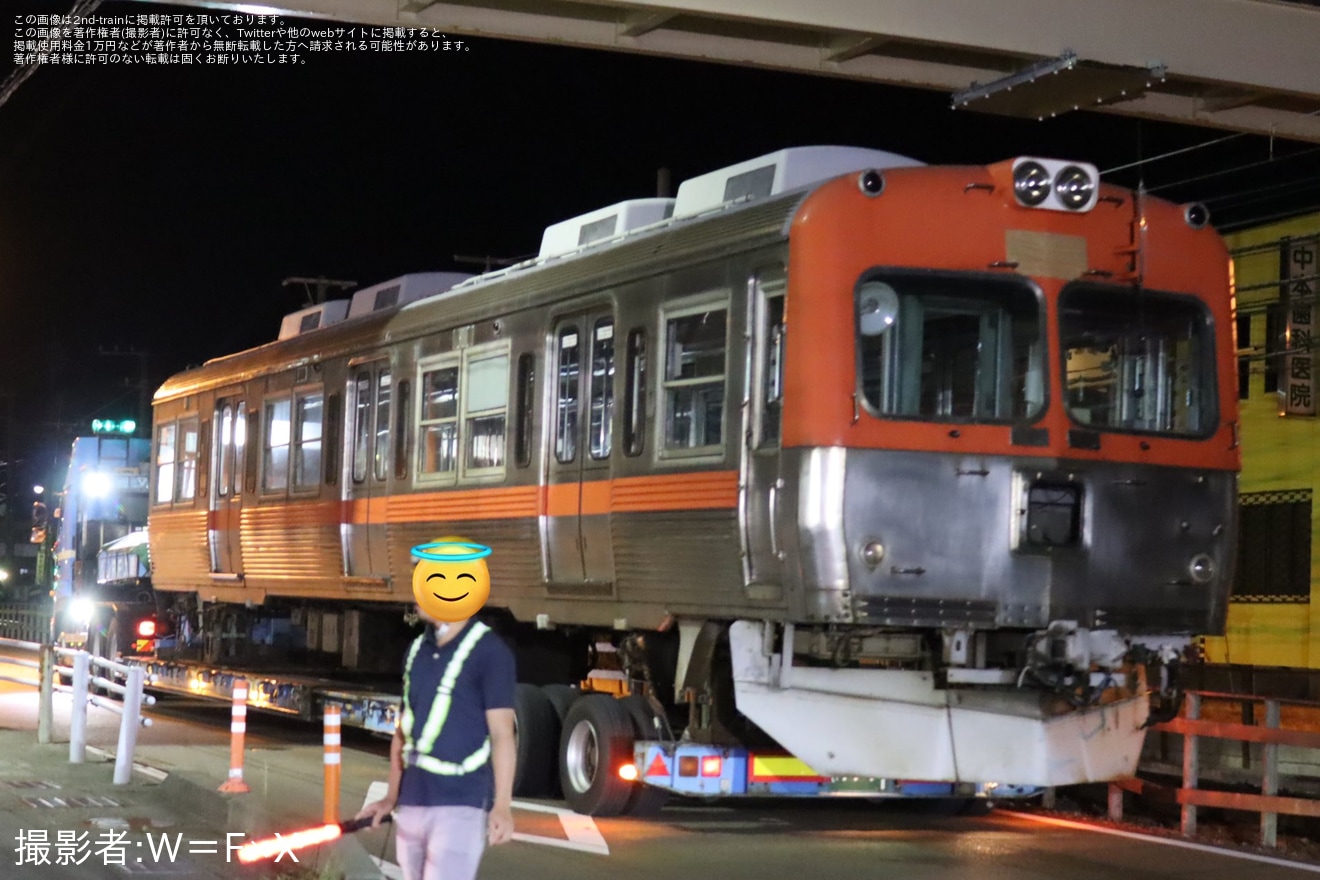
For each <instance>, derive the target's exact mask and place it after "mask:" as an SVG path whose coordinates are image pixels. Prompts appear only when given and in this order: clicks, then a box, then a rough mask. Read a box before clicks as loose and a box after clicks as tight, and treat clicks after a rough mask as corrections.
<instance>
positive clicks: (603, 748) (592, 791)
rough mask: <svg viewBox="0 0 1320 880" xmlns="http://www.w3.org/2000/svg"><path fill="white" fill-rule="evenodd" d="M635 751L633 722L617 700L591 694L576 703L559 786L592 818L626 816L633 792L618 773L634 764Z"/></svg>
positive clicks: (563, 741) (562, 748)
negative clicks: (632, 762) (633, 746)
mask: <svg viewBox="0 0 1320 880" xmlns="http://www.w3.org/2000/svg"><path fill="white" fill-rule="evenodd" d="M632 745H633V725H632V720H631V719H630V718H629V717H628V712H627V710H626V709H624V707H623V706H621V705H620V704H619V701H618V700H616V699H614V698H613V697H610V696H606V695H604V694H588V695H586V696H584V697H582V698H581V699H579V700H578V701H577V702H575V703H574V704H573V706H572V708H570V709H569V710H568V715H567V716H565V718H564V730H563V733H562V734H561V735H560V739H559V782H560V784H561V785H562V786H563V789H564V800H565V801H567V802H568V805H569V806H570V807H572V808H573V809H574V810H576V811H577V812H579V813H584V814H586V815H588V816H617V815H619V814H620V813H622V812H623V810H624V808H625V807H626V806H627V805H628V799H629V797H630V796H631V795H632V793H633V788H634V786H633V784H632V783H629V782H625V781H624V780H623V779H621V778H619V772H618V771H619V767H620V766H621V765H622V764H624V763H627V762H628V761H630V760H632Z"/></svg>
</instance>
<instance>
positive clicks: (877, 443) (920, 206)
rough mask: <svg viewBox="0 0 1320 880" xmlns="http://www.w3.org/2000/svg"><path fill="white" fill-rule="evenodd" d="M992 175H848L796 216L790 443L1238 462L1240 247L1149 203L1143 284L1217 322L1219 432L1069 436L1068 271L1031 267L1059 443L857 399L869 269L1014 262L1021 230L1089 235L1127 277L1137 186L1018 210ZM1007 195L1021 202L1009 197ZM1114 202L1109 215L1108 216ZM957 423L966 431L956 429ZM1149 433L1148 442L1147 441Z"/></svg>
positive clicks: (1091, 248)
mask: <svg viewBox="0 0 1320 880" xmlns="http://www.w3.org/2000/svg"><path fill="white" fill-rule="evenodd" d="M969 183H979V184H985V185H990V184H993V183H994V181H993V179H992V174H991V172H990V171H989V170H987V169H985V168H977V167H966V168H930V167H924V168H900V169H891V170H888V171H886V172H885V189H884V192H883V193H882V194H880V195H879V196H876V197H874V198H869V197H867V196H866V195H864V194H863V193H861V192H860V191H859V190H858V187H857V185H856V183H855V181H854V179H853V178H852V177H851V176H850V177H848V178H845V179H843V180H838V181H834V182H832V183H828V184H825V185H824V186H822V187H820V188H819V189H818V190H816V191H815V192H814V193H813V194H812V195H810V196H809V197H808V198H807V199H806V200H805V201H804V202H803V204H802V207H801V208H800V209H799V211H798V214H797V216H796V217H795V218H794V219H793V222H792V227H791V231H790V239H789V259H788V264H789V278H788V296H787V301H786V303H785V321H786V323H787V326H788V328H789V330H788V333H787V334H786V336H785V339H786V352H785V358H784V363H785V375H784V409H783V428H782V437H783V446H784V447H819V446H846V447H853V448H871V449H895V450H916V451H929V452H947V453H953V454H966V455H1029V456H1033V457H1038V456H1050V457H1066V458H1070V459H1096V460H1121V461H1132V462H1138V463H1142V464H1159V465H1169V466H1180V467H1204V468H1209V469H1218V470H1236V469H1237V468H1238V467H1239V456H1238V452H1237V450H1236V449H1234V448H1233V440H1232V427H1231V423H1232V422H1233V421H1236V419H1237V394H1236V382H1234V381H1231V380H1232V379H1233V376H1234V370H1235V367H1236V364H1235V361H1234V360H1233V352H1232V350H1231V348H1232V346H1231V343H1230V342H1229V341H1228V336H1227V334H1228V332H1229V330H1230V328H1231V320H1232V318H1231V314H1230V304H1229V291H1228V254H1227V250H1226V249H1225V247H1224V245H1223V242H1222V240H1221V239H1219V237H1218V236H1217V235H1216V234H1215V233H1214V232H1213V231H1212V230H1209V229H1203V230H1193V229H1191V228H1189V227H1188V226H1187V225H1186V224H1185V223H1184V222H1183V221H1182V215H1181V208H1180V207H1179V206H1176V205H1171V204H1169V203H1167V202H1162V201H1157V200H1153V199H1148V200H1147V201H1146V205H1145V211H1146V215H1147V217H1148V218H1149V220H1150V223H1149V224H1148V227H1147V230H1148V232H1147V238H1146V246H1145V249H1144V254H1145V256H1146V258H1147V259H1146V264H1145V269H1146V277H1145V286H1146V287H1148V288H1150V289H1158V290H1171V291H1175V292H1184V293H1187V292H1190V293H1195V294H1198V295H1199V296H1200V297H1201V298H1202V300H1203V301H1204V302H1205V304H1206V306H1207V308H1208V309H1209V310H1210V312H1211V314H1212V316H1213V318H1214V321H1215V351H1216V358H1215V366H1216V373H1217V375H1216V380H1217V382H1218V395H1219V399H1218V403H1219V413H1220V421H1219V427H1218V430H1217V432H1216V434H1215V435H1214V436H1212V437H1210V438H1209V439H1206V440H1201V439H1184V438H1176V437H1160V436H1149V435H1146V436H1137V435H1134V434H1120V433H1106V434H1105V435H1104V440H1103V448H1102V450H1100V451H1092V450H1083V449H1073V448H1070V447H1069V446H1068V440H1067V437H1068V431H1069V430H1070V429H1071V428H1075V427H1078V426H1077V425H1074V424H1073V423H1072V422H1071V421H1070V420H1069V418H1068V415H1067V413H1066V412H1065V411H1064V408H1063V405H1062V400H1061V395H1060V393H1059V389H1058V386H1059V382H1060V381H1061V376H1060V373H1061V370H1060V368H1059V364H1060V356H1059V348H1060V342H1059V330H1058V321H1057V310H1056V308H1055V303H1057V300H1058V293H1059V290H1060V289H1061V288H1062V286H1063V284H1064V280H1063V279H1053V278H1044V277H1032V278H1031V280H1032V281H1034V282H1035V283H1036V284H1037V285H1038V286H1039V287H1040V288H1041V289H1042V291H1043V293H1044V296H1045V311H1044V313H1043V314H1042V315H1041V319H1042V320H1043V321H1044V322H1045V325H1046V328H1047V336H1046V339H1047V343H1048V345H1047V353H1046V364H1047V369H1048V376H1049V378H1048V388H1049V392H1050V399H1049V403H1048V405H1047V411H1046V414H1045V416H1044V417H1043V418H1042V419H1041V420H1040V421H1038V422H1037V423H1036V426H1037V427H1044V428H1048V429H1049V436H1050V445H1049V447H1031V448H1026V447H1020V446H1017V447H1015V446H1013V445H1012V444H1011V443H1010V436H1011V432H1012V426H1010V425H985V424H982V425H977V424H964V423H956V424H955V423H949V422H921V421H906V420H902V419H891V418H885V419H879V418H874V417H872V416H870V415H868V414H867V413H866V411H865V409H864V408H862V407H861V404H860V401H858V402H857V406H858V409H859V416H860V417H859V418H858V419H857V422H856V424H854V423H853V416H854V392H856V391H857V390H858V389H857V362H856V343H855V338H856V331H855V329H854V328H855V323H856V319H855V311H854V310H855V306H854V303H853V296H854V290H855V288H856V284H857V281H858V279H859V278H860V277H861V276H862V275H863V274H864V273H865V272H866V271H867V270H870V269H874V268H878V267H892V268H902V269H931V270H935V271H939V270H947V271H958V272H980V273H990V272H1003V273H1011V272H1012V270H1011V269H1007V268H1001V269H993V268H991V264H992V263H994V262H996V261H1004V260H1005V259H1006V233H1007V232H1008V231H1010V230H1020V231H1027V232H1040V233H1054V234H1061V235H1070V236H1081V237H1084V238H1085V239H1086V242H1087V262H1088V263H1089V264H1090V265H1089V268H1090V269H1095V270H1100V271H1105V272H1112V273H1114V276H1115V277H1121V276H1122V274H1123V273H1125V272H1126V271H1127V259H1128V255H1127V254H1124V253H1122V247H1123V246H1124V245H1126V244H1127V243H1128V242H1130V228H1131V223H1132V222H1133V220H1134V219H1135V216H1136V215H1135V209H1134V207H1133V202H1132V193H1130V192H1129V191H1127V190H1120V189H1117V188H1114V187H1102V188H1101V194H1102V195H1104V196H1117V197H1121V198H1122V200H1123V202H1122V205H1121V206H1120V207H1115V206H1114V205H1113V204H1111V203H1109V202H1104V203H1101V204H1099V205H1097V207H1096V208H1094V209H1093V210H1092V211H1090V212H1088V213H1086V214H1066V213H1063V212H1059V211H1043V210H1030V209H1018V208H1016V207H1015V206H1014V205H1012V204H1011V202H1012V200H1013V196H1012V194H1011V192H1004V189H1005V188H1004V187H1002V186H1001V187H999V188H998V189H997V190H996V191H995V192H992V193H987V192H986V190H985V189H980V188H978V189H975V190H970V191H969V190H967V185H968V184H969ZM1005 199H1007V200H1008V202H1009V203H1010V204H1006V203H1005V201H1004V200H1005ZM1107 212H1108V213H1107ZM955 428H956V429H957V436H956V437H955V436H951V434H950V432H951V431H952V430H953V429H955ZM1143 441H1144V442H1145V443H1146V444H1147V445H1148V447H1149V448H1143V446H1142V444H1143Z"/></svg>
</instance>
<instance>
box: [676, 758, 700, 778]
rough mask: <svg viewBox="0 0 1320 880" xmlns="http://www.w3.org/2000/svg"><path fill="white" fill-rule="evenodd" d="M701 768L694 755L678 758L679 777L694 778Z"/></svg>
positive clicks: (698, 760)
mask: <svg viewBox="0 0 1320 880" xmlns="http://www.w3.org/2000/svg"><path fill="white" fill-rule="evenodd" d="M700 768H701V760H700V759H699V758H698V757H697V756H696V755H680V756H679V758H678V775H679V776H696V775H697V773H698V772H699V770H700Z"/></svg>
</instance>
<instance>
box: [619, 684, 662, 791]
mask: <svg viewBox="0 0 1320 880" xmlns="http://www.w3.org/2000/svg"><path fill="white" fill-rule="evenodd" d="M621 702H622V703H623V707H624V709H626V710H627V711H628V717H629V718H631V719H632V723H633V734H634V737H635V739H636V740H657V739H664V738H665V733H664V730H665V724H664V722H663V719H662V720H661V723H660V726H659V728H657V727H656V724H655V721H656V712H655V709H654V708H653V707H652V706H651V702H650V701H649V700H647V699H646V698H645V697H642V696H638V695H636V694H634V695H633V696H631V697H624V698H623V700H621ZM637 770H638V773H639V774H641V773H645V772H646V768H645V767H638V768H637ZM632 788H633V792H632V796H631V797H629V798H628V803H627V805H625V806H624V808H623V813H624V815H626V816H654V815H655V814H656V813H659V812H660V811H661V810H662V809H663V808H664V806H665V804H666V803H668V802H669V792H668V791H667V790H665V789H663V788H654V787H652V786H650V785H646V784H644V782H643V778H642V777H641V776H640V775H639V776H638V779H637V781H636V782H634V783H633V784H632Z"/></svg>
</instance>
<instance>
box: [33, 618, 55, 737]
mask: <svg viewBox="0 0 1320 880" xmlns="http://www.w3.org/2000/svg"><path fill="white" fill-rule="evenodd" d="M39 662H40V665H39V666H38V669H37V675H38V676H39V678H38V679H37V683H38V693H39V696H38V697H37V742H39V743H40V744H41V745H43V746H48V745H50V738H51V731H52V730H53V729H54V727H55V676H56V674H57V673H56V671H55V666H56V665H57V664H56V660H55V646H54V645H52V644H51V643H50V641H49V640H46V641H45V642H43V643H42V645H41V656H40V661H39Z"/></svg>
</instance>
